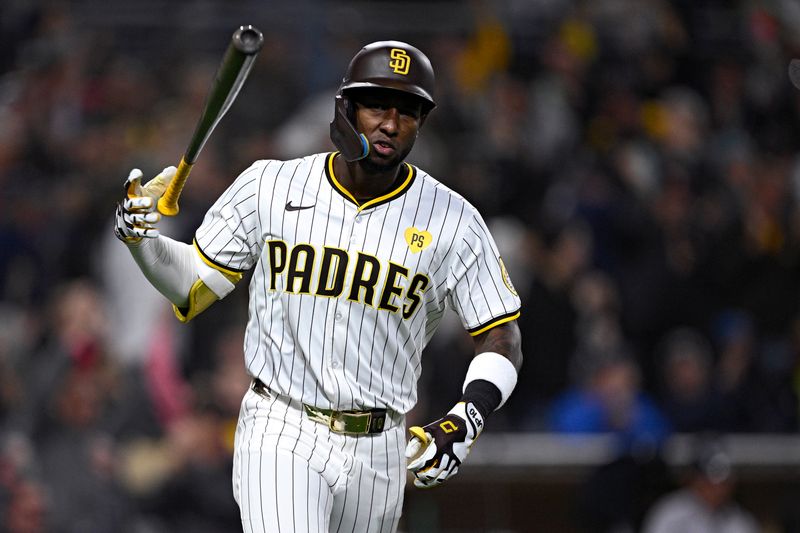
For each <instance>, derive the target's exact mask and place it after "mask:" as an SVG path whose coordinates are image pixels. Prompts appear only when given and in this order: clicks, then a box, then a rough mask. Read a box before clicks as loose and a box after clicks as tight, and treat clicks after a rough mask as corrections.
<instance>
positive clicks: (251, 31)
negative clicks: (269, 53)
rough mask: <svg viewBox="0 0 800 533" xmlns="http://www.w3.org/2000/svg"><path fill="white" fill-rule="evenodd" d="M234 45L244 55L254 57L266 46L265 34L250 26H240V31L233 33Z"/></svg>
mask: <svg viewBox="0 0 800 533" xmlns="http://www.w3.org/2000/svg"><path fill="white" fill-rule="evenodd" d="M233 43H234V45H235V46H236V49H237V50H239V51H240V52H242V53H243V54H247V55H253V54H255V53H257V52H258V51H259V50H261V47H262V46H263V45H264V34H262V33H261V32H260V31H259V30H258V28H256V27H255V26H252V25H250V24H248V25H247V26H239V29H237V30H236V31H235V32H233Z"/></svg>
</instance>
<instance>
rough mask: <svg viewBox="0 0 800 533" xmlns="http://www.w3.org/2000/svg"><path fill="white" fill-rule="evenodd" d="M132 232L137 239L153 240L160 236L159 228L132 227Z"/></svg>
mask: <svg viewBox="0 0 800 533" xmlns="http://www.w3.org/2000/svg"><path fill="white" fill-rule="evenodd" d="M130 232H131V233H132V234H133V235H134V236H136V237H143V238H145V239H153V238H155V237H158V236H159V233H158V229H157V228H148V227H136V226H134V227H132V228H130Z"/></svg>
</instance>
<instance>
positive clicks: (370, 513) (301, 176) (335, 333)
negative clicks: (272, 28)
mask: <svg viewBox="0 0 800 533" xmlns="http://www.w3.org/2000/svg"><path fill="white" fill-rule="evenodd" d="M433 89H434V74H433V69H432V67H431V64H430V61H429V60H428V58H427V57H426V56H425V55H424V54H423V53H422V52H421V51H419V50H418V49H416V48H414V47H413V46H410V45H408V44H406V43H402V42H398V41H382V42H376V43H372V44H370V45H368V46H365V47H364V48H362V49H361V50H360V51H359V52H358V53H357V54H356V55H355V56H354V57H353V59H352V61H351V62H350V64H349V66H348V68H347V71H346V73H345V76H344V79H343V80H342V83H341V86H340V88H339V91H338V93H337V95H336V98H335V109H334V119H333V121H332V122H331V139H332V141H333V143H334V144H335V145H336V147H337V148H338V151H336V152H333V153H320V154H314V155H309V156H307V157H303V158H301V159H296V160H293V161H277V160H263V161H256V162H255V163H253V164H252V166H250V168H248V169H246V170H245V171H244V172H242V173H241V174H240V175H239V176H238V177H237V178H236V180H235V181H234V182H233V184H232V185H231V186H230V187H229V188H228V189H227V191H226V192H225V193H224V194H223V195H222V196H221V197H220V198H219V199H218V200H217V201H216V203H215V204H214V205H213V206H212V207H211V209H210V210H209V211H208V213H207V214H206V216H205V219H204V220H203V222H202V224H201V225H200V227H199V228H198V229H197V231H196V233H195V237H194V242H193V243H192V244H191V245H189V244H185V243H180V242H176V241H174V240H171V239H169V238H167V237H165V236H163V235H159V232H158V230H157V228H156V223H157V221H158V219H159V215H158V213H157V212H156V211H155V210H154V206H155V203H156V201H157V199H158V198H159V197H160V195H161V194H162V193H163V191H164V189H165V187H166V186H167V184H168V183H169V180H170V179H171V177H172V176H173V175H174V173H175V169H174V167H170V168H167V169H165V170H164V171H163V172H162V173H161V174H159V175H158V176H156V178H154V179H153V180H151V181H150V182H149V183H147V184H146V185H144V186H142V184H141V178H142V173H141V172H140V171H138V170H133V171H132V172H131V174H130V176H129V177H128V179H127V181H126V183H125V188H126V191H127V198H126V199H125V200H124V201H123V202H122V203H121V204H120V205H119V206H118V207H117V212H116V226H115V231H116V234H117V236H118V237H119V238H120V239H121V240H122V241H123V242H125V243H126V244H127V245H128V248H129V249H130V251H131V253H132V255H133V258H134V259H135V261H136V262H137V264H138V265H139V266H140V268H141V269H142V271H143V272H144V274H145V275H146V276H147V278H148V279H149V280H150V282H151V283H152V284H153V285H154V286H155V288H156V289H158V290H159V291H160V292H161V293H162V294H163V295H164V296H166V297H167V298H168V299H169V300H170V301H171V302H172V303H173V304H174V310H175V314H176V315H177V317H178V319H180V320H181V321H188V320H191V319H192V317H194V316H196V315H197V314H198V313H200V312H202V311H203V310H204V309H206V308H207V307H208V306H209V305H211V304H212V303H213V302H215V301H216V300H218V299H221V298H224V297H225V295H227V294H228V293H229V292H230V291H231V290H233V288H234V286H235V284H236V283H237V282H238V281H239V280H240V279H241V277H242V273H243V272H244V271H247V270H252V271H253V274H252V278H251V282H250V287H249V290H250V297H249V318H248V323H247V329H246V335H245V342H244V358H245V364H246V368H247V371H248V372H249V374H250V375H251V376H252V386H251V387H250V389H249V391H248V392H247V393H246V394H245V396H244V399H243V401H242V407H241V412H240V416H239V422H238V427H237V430H236V441H235V452H234V453H235V456H234V466H233V492H234V496H235V498H236V501H237V502H238V504H239V507H240V510H241V518H242V525H243V528H244V530H245V531H246V532H251V531H270V532H271V531H284V532H285V531H315V532H327V531H348V532H353V531H359V532H362V531H370V532H391V531H394V530H396V528H397V525H398V521H399V518H400V512H401V508H402V502H403V493H404V487H405V479H406V471H407V470H408V471H410V472H411V473H412V474H413V475H414V477H415V480H414V484H415V485H416V486H418V487H433V486H436V485H438V484H439V483H442V482H443V481H445V480H446V479H448V478H450V477H451V476H453V475H454V474H455V473H456V472H457V471H458V469H459V467H460V465H461V463H462V462H463V461H464V459H465V458H466V456H467V454H468V453H469V450H470V447H471V446H472V444H473V442H474V441H475V439H476V438H477V437H478V435H480V433H481V431H482V430H483V427H484V421H485V419H486V418H487V417H488V415H489V414H490V413H491V412H492V411H494V410H495V409H497V408H499V407H500V406H501V405H503V403H504V402H505V401H506V399H507V398H508V396H509V395H510V394H511V391H512V389H513V388H514V386H515V384H516V380H517V371H518V370H519V366H520V364H521V360H522V354H521V348H520V333H519V328H518V327H517V325H516V319H517V317H518V316H519V313H520V300H519V297H518V296H517V293H516V292H515V290H514V287H513V285H512V283H511V280H510V279H509V276H508V273H507V272H506V270H505V268H504V266H503V262H502V261H501V259H500V256H499V254H498V252H497V247H496V245H495V243H494V240H493V239H492V237H491V235H490V234H489V231H488V230H487V228H486V224H485V223H484V221H483V219H482V218H481V216H480V214H479V213H478V212H477V211H476V210H475V208H474V207H473V206H472V205H470V204H469V203H468V202H467V201H465V200H464V198H462V197H461V196H459V195H458V194H456V193H455V192H453V191H452V190H450V189H448V188H447V187H445V186H444V185H442V184H441V183H439V182H438V181H436V180H435V179H434V178H432V177H431V176H430V175H428V174H427V173H425V171H423V170H421V169H419V168H417V167H415V166H413V165H410V164H409V163H407V162H405V159H406V156H407V155H408V154H409V152H410V151H411V148H412V146H413V145H414V142H415V140H416V137H417V134H418V132H419V130H420V128H421V127H422V125H423V124H424V122H425V119H426V117H427V116H428V114H429V113H430V111H431V110H432V109H433V108H434V106H435V103H434V98H433V94H434V91H433ZM448 307H450V308H451V309H453V310H455V312H456V313H457V314H458V316H459V317H460V318H461V321H462V322H463V325H464V327H465V328H466V330H467V331H468V332H469V333H470V334H471V335H472V336H473V338H474V340H475V353H476V355H475V357H474V358H473V359H472V362H471V364H470V365H469V369H468V371H467V375H466V378H465V380H464V387H463V396H462V397H461V398H460V400H458V401H457V403H455V405H454V407H453V408H452V409H451V410H450V411H449V412H448V413H446V414H445V416H444V417H443V418H441V419H439V420H437V421H435V422H432V423H430V424H428V425H426V426H425V427H412V428H410V430H409V431H410V433H411V438H410V440H409V441H408V442H406V437H405V422H404V421H405V418H404V415H405V413H407V412H408V411H409V410H410V409H411V408H412V407H413V406H414V404H415V402H416V400H417V389H416V384H417V380H418V378H419V376H420V373H421V363H422V361H421V356H422V351H423V349H424V348H425V345H426V344H427V343H428V341H429V340H430V339H431V337H432V336H433V334H434V332H435V331H436V328H437V326H438V325H439V322H440V320H441V319H442V316H443V315H444V313H445V310H446V309H447V308H448ZM454 400H456V399H455V398H454Z"/></svg>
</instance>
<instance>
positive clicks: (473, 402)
mask: <svg viewBox="0 0 800 533" xmlns="http://www.w3.org/2000/svg"><path fill="white" fill-rule="evenodd" d="M474 341H475V357H474V358H473V359H472V362H471V363H470V366H469V369H468V370H467V376H466V378H465V379H464V386H463V389H462V390H463V394H462V396H461V399H460V400H459V401H458V403H456V405H455V406H454V407H453V408H452V409H451V410H450V411H449V412H448V413H447V414H446V415H445V416H444V417H442V418H440V419H439V420H436V421H434V422H431V423H430V424H428V425H426V426H424V427H418V426H414V427H412V428H410V429H409V431H410V432H411V435H412V438H411V440H410V441H409V443H408V446H407V447H406V458H407V459H409V460H410V463H409V465H408V469H409V470H410V471H411V472H412V473H413V474H414V476H415V478H416V479H415V480H414V485H415V486H417V487H420V488H428V487H434V486H436V485H438V484H440V483H442V482H444V481H445V480H446V479H448V478H450V477H452V476H454V475H455V474H456V473H457V472H458V468H459V467H460V466H461V463H462V461H464V459H466V457H467V455H468V454H469V451H470V448H471V446H472V444H473V442H475V440H476V439H477V438H478V436H479V435H480V434H481V431H483V428H484V424H485V420H486V419H487V417H488V416H489V415H490V414H491V413H492V412H494V411H495V410H497V409H499V408H500V407H501V406H502V405H503V404H504V403H505V402H506V400H507V399H508V397H509V396H510V395H511V392H512V391H513V390H514V387H515V386H516V384H517V373H518V372H519V369H520V367H521V366H522V342H521V335H520V331H519V326H517V322H516V320H513V321H510V322H505V323H503V324H500V325H498V326H495V327H493V328H491V329H489V330H488V331H485V332H483V333H481V334H479V335H477V336H475V337H474Z"/></svg>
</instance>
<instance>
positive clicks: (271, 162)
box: [245, 152, 330, 175]
mask: <svg viewBox="0 0 800 533" xmlns="http://www.w3.org/2000/svg"><path fill="white" fill-rule="evenodd" d="M329 155H330V152H320V153H317V154H309V155H306V156H302V157H296V158H292V159H258V160H256V161H254V162H253V163H252V164H251V165H250V167H249V168H248V169H247V170H246V171H245V172H248V171H252V170H260V171H261V172H262V173H271V174H274V175H277V174H278V173H280V172H281V171H282V170H283V169H286V168H289V169H297V168H299V167H300V166H303V165H305V166H309V165H311V166H313V165H324V163H325V159H326V158H327V157H328V156H329Z"/></svg>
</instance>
